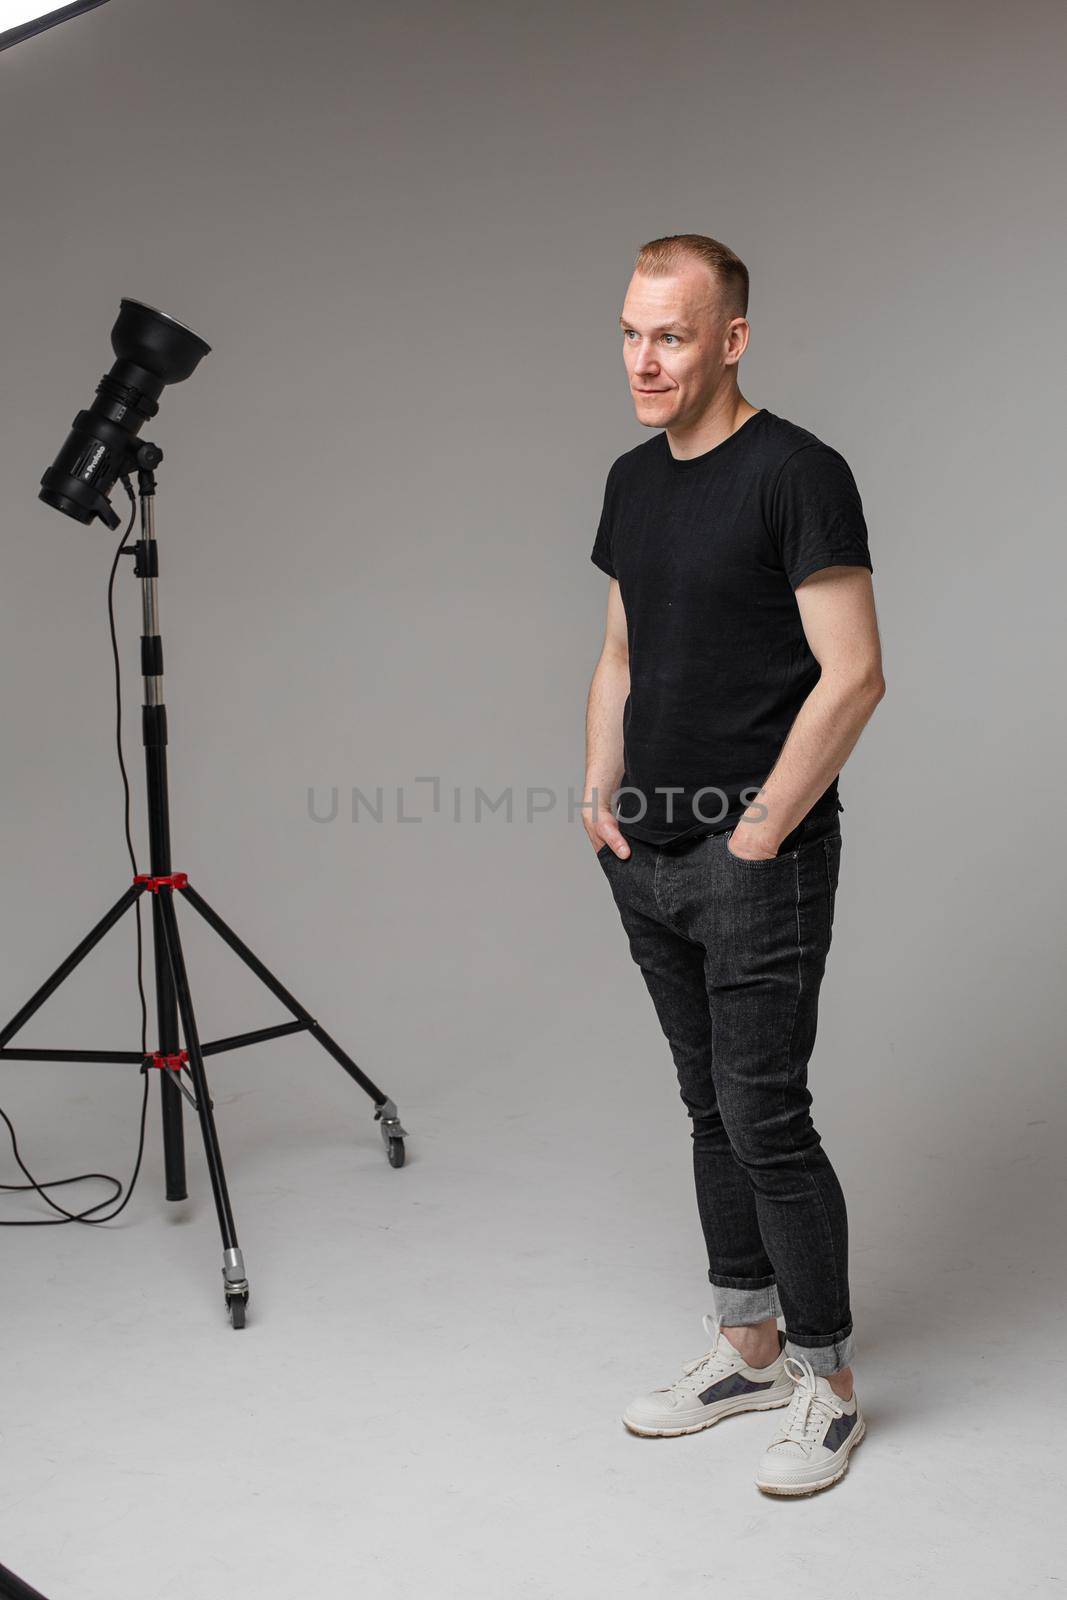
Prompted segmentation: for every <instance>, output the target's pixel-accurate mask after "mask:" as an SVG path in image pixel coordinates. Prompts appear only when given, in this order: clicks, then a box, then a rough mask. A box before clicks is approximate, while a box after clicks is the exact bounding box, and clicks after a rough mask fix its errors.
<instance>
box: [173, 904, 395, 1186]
mask: <svg viewBox="0 0 1067 1600" xmlns="http://www.w3.org/2000/svg"><path fill="white" fill-rule="evenodd" d="M179 893H180V894H183V895H184V896H185V898H186V899H187V900H188V902H189V904H190V905H191V906H192V907H193V909H194V910H195V911H199V913H200V915H201V916H202V917H203V919H204V921H205V922H206V923H207V925H208V927H210V928H214V930H215V932H216V933H217V934H218V936H219V938H220V939H222V940H223V941H224V943H226V944H228V945H229V947H230V949H231V950H232V951H234V953H235V954H236V955H239V956H240V958H241V960H242V961H243V962H244V963H245V965H246V966H247V967H251V969H252V971H253V972H254V973H255V975H256V977H257V978H258V979H259V981H260V982H261V983H263V984H266V986H267V988H268V989H269V990H270V992H271V994H273V995H275V996H276V997H277V998H278V999H279V1000H280V1001H281V1003H282V1005H283V1006H285V1008H286V1010H288V1011H291V1012H292V1014H293V1016H294V1017H299V1019H300V1021H301V1022H302V1023H303V1024H304V1026H305V1027H306V1028H307V1030H308V1032H309V1033H310V1034H311V1036H312V1038H314V1039H317V1040H318V1042H319V1044H321V1046H322V1048H323V1049H324V1050H325V1051H327V1052H328V1054H330V1055H331V1056H333V1058H334V1060H335V1061H336V1062H338V1063H339V1064H340V1065H341V1066H342V1067H344V1069H345V1071H346V1072H347V1073H348V1075H349V1077H350V1078H354V1079H355V1081H356V1082H357V1083H358V1084H359V1086H360V1088H361V1089H364V1090H366V1092H367V1094H369V1095H370V1097H371V1099H372V1100H373V1101H374V1106H375V1110H374V1117H375V1121H377V1122H378V1123H379V1124H380V1127H381V1134H382V1138H383V1140H384V1141H385V1148H386V1152H387V1154H388V1157H389V1164H390V1166H393V1167H402V1166H403V1165H404V1138H405V1134H406V1132H407V1130H406V1129H405V1128H404V1127H403V1126H402V1125H401V1122H400V1113H399V1112H398V1111H397V1108H396V1105H395V1103H394V1102H393V1101H392V1100H390V1099H389V1097H388V1095H386V1094H384V1093H383V1091H382V1090H381V1089H379V1088H378V1085H377V1084H376V1083H372V1081H371V1079H370V1078H368V1077H367V1074H366V1073H365V1072H363V1071H362V1070H361V1068H359V1067H357V1066H356V1063H355V1062H354V1061H353V1060H352V1057H351V1056H350V1055H348V1054H347V1053H346V1052H345V1051H344V1050H342V1049H341V1046H340V1045H339V1044H338V1043H337V1041H336V1039H332V1038H331V1037H330V1035H329V1034H328V1033H327V1032H326V1029H325V1028H323V1027H322V1026H321V1025H320V1024H319V1023H318V1022H316V1020H315V1018H314V1017H313V1016H312V1015H311V1012H310V1011H308V1009H307V1007H306V1006H302V1005H301V1004H300V1001H299V1000H298V999H297V998H296V996H295V995H291V994H290V993H289V991H288V989H287V988H286V987H285V985H284V984H282V983H279V982H278V979H277V978H276V977H275V976H274V974H273V972H271V971H270V969H269V968H268V967H265V966H264V965H263V963H262V961H260V959H259V957H258V956H257V955H254V954H253V953H252V951H251V950H250V949H249V948H248V946H247V945H246V944H245V942H244V940H243V939H239V938H238V936H237V934H236V933H234V931H233V929H232V928H231V927H229V926H228V925H227V924H226V923H225V922H223V920H222V918H221V917H220V916H219V914H218V912H217V911H213V910H212V908H211V907H210V906H209V905H208V903H207V901H206V900H205V899H204V897H203V895H200V894H197V892H196V890H195V889H194V888H193V886H192V884H191V883H186V884H185V886H184V887H183V888H182V889H180V890H179Z"/></svg>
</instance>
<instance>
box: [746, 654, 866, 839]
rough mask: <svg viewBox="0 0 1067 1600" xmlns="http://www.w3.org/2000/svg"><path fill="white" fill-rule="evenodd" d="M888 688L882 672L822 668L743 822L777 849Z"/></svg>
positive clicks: (843, 759)
mask: <svg viewBox="0 0 1067 1600" xmlns="http://www.w3.org/2000/svg"><path fill="white" fill-rule="evenodd" d="M884 693H885V683H884V681H883V680H882V677H881V675H880V674H877V675H874V676H863V677H850V676H846V675H838V676H835V675H831V674H827V673H825V672H824V673H823V675H822V677H821V678H820V679H819V681H818V683H817V684H816V685H815V687H814V689H813V690H812V691H811V693H810V694H809V695H808V697H807V699H806V700H805V701H804V704H803V705H802V706H801V708H800V710H799V712H798V713H797V717H796V721H795V722H794V723H793V726H792V727H791V728H790V730H789V735H788V737H787V739H786V741H785V743H784V745H783V746H782V749H781V753H780V754H779V757H778V760H777V761H776V762H775V764H774V768H773V770H772V771H771V773H770V774H769V775H768V777H767V781H766V782H765V783H764V785H763V787H762V789H761V790H760V793H759V795H758V797H757V798H756V800H755V801H754V802H753V803H752V805H750V806H749V807H748V809H747V811H746V812H745V814H744V815H743V816H742V818H741V821H740V823H739V824H738V826H739V827H741V826H742V825H743V826H744V830H745V835H746V836H747V837H748V839H749V840H750V841H751V842H753V843H754V842H756V841H757V840H758V841H759V844H760V845H762V846H765V847H766V848H768V849H774V850H776V849H777V848H778V846H779V845H780V843H781V841H782V840H783V839H784V838H785V836H786V834H788V833H791V832H792V830H793V829H794V828H795V827H796V825H797V823H798V822H800V821H802V820H803V818H804V817H805V816H806V815H807V813H808V812H809V811H810V810H811V807H812V806H813V805H814V804H815V802H816V800H818V798H819V796H820V795H821V794H823V793H824V791H825V790H826V789H828V788H829V786H830V784H831V783H832V782H833V780H834V778H835V777H836V776H837V774H838V773H839V772H840V771H841V768H842V767H843V766H844V764H845V762H846V761H847V759H848V757H849V755H850V754H851V753H852V750H853V749H854V747H855V745H856V741H857V740H858V739H859V736H860V734H861V733H862V732H863V729H864V728H865V726H866V725H867V723H868V721H869V720H870V718H871V715H872V713H873V711H874V708H875V706H876V705H877V704H878V702H879V700H881V698H882V696H883V694H884Z"/></svg>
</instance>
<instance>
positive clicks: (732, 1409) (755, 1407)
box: [622, 1379, 793, 1439]
mask: <svg viewBox="0 0 1067 1600" xmlns="http://www.w3.org/2000/svg"><path fill="white" fill-rule="evenodd" d="M792 1398H793V1381H792V1379H790V1381H789V1388H788V1389H786V1390H785V1391H784V1392H783V1393H782V1394H780V1395H778V1396H777V1397H775V1395H774V1393H773V1391H772V1392H771V1393H770V1394H769V1395H768V1396H766V1397H765V1398H764V1399H762V1400H755V1399H750V1398H749V1397H748V1396H746V1395H743V1394H739V1395H734V1396H733V1397H732V1398H731V1399H729V1400H719V1401H716V1402H715V1404H713V1405H710V1406H708V1407H707V1408H706V1413H710V1414H705V1415H703V1416H701V1417H700V1418H699V1420H698V1421H696V1422H690V1423H687V1424H684V1425H683V1426H681V1427H675V1428H671V1427H663V1428H652V1427H649V1425H648V1424H647V1423H643V1422H641V1423H638V1422H631V1421H630V1420H629V1418H628V1417H627V1416H626V1414H625V1412H624V1413H623V1418H622V1424H623V1427H624V1428H626V1429H627V1430H628V1431H629V1432H630V1433H635V1434H637V1436H638V1437H639V1438H641V1439H680V1438H681V1437H682V1435H683V1434H686V1433H703V1431H704V1429H705V1428H712V1427H714V1426H715V1424H716V1422H721V1421H722V1419H723V1417H730V1416H733V1415H734V1414H735V1413H736V1412H739V1411H774V1410H776V1409H778V1408H779V1407H781V1406H787V1405H788V1404H789V1402H790V1400H792Z"/></svg>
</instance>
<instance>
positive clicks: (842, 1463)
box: [756, 1416, 867, 1496]
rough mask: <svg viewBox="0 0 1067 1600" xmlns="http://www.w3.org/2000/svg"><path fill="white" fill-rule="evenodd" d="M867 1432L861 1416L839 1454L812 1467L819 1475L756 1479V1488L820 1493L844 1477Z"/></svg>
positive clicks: (771, 1491)
mask: <svg viewBox="0 0 1067 1600" xmlns="http://www.w3.org/2000/svg"><path fill="white" fill-rule="evenodd" d="M866 1432H867V1424H866V1422H865V1420H864V1418H863V1417H862V1416H861V1417H860V1419H859V1421H858V1422H857V1424H856V1426H855V1427H854V1428H853V1430H852V1432H851V1433H850V1434H849V1436H848V1438H847V1439H846V1440H845V1442H844V1444H843V1445H842V1446H841V1449H840V1451H839V1452H838V1454H837V1456H831V1457H830V1459H829V1461H828V1462H826V1464H825V1466H822V1467H811V1468H809V1471H810V1472H811V1473H812V1474H817V1476H814V1475H813V1476H812V1477H811V1478H808V1479H805V1478H798V1479H797V1480H796V1481H795V1482H793V1483H764V1482H762V1480H761V1479H760V1478H757V1479H756V1488H757V1489H762V1491H763V1493H764V1494H782V1495H794V1496H795V1495H803V1494H818V1492H819V1490H820V1489H828V1488H829V1487H830V1485H831V1484H832V1483H836V1482H837V1481H838V1479H839V1478H843V1477H844V1475H845V1472H846V1470H847V1468H848V1458H849V1456H850V1455H851V1454H852V1452H853V1450H854V1449H855V1448H856V1446H857V1445H858V1444H859V1442H860V1440H861V1439H862V1438H863V1436H864V1434H865V1433H866Z"/></svg>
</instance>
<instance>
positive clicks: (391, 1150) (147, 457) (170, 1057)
mask: <svg viewBox="0 0 1067 1600" xmlns="http://www.w3.org/2000/svg"><path fill="white" fill-rule="evenodd" d="M162 459H163V452H162V451H161V450H160V449H159V447H158V445H154V444H150V443H149V442H148V441H147V440H136V439H133V440H130V442H129V447H128V454H127V455H126V457H125V460H124V461H123V464H122V468H121V469H120V471H119V473H118V476H121V477H125V478H127V479H128V475H129V473H130V472H132V470H133V469H134V468H135V467H136V470H137V484H138V492H139V497H140V511H141V538H140V539H139V540H138V541H137V542H136V544H134V545H133V546H132V547H131V548H130V549H129V550H128V551H126V552H125V553H126V554H128V555H132V556H134V558H135V561H134V573H135V575H136V576H137V577H138V578H140V580H141V599H142V616H143V627H144V632H143V634H142V638H141V672H142V675H143V678H144V706H143V712H142V731H143V741H144V749H145V770H146V777H147V802H148V834H149V845H150V866H151V870H150V872H148V873H142V874H139V875H138V876H137V877H135V878H134V880H133V882H132V884H131V885H130V887H129V888H128V889H126V891H125V892H124V893H123V894H122V895H121V896H120V898H119V899H118V900H116V902H115V904H114V905H113V906H112V907H111V909H110V910H109V911H108V912H107V913H106V914H105V915H104V916H103V917H102V918H101V919H100V921H99V922H98V923H97V924H96V926H95V927H94V928H92V929H91V930H90V932H89V933H88V934H86V936H85V938H84V939H83V940H82V941H81V943H80V944H79V945H77V946H76V947H75V949H74V950H72V951H71V953H70V955H69V956H68V957H67V958H66V960H65V961H63V962H62V963H61V964H60V966H58V967H57V968H56V970H55V972H53V973H52V975H51V977H50V978H48V979H46V981H45V982H44V983H43V984H42V985H41V987H40V988H39V989H38V990H37V991H36V993H35V994H33V995H32V996H31V997H30V999H29V1000H27V1002H26V1004H25V1005H24V1006H23V1007H22V1009H21V1010H20V1011H18V1012H16V1014H15V1015H14V1016H13V1017H12V1018H11V1021H10V1022H9V1023H8V1024H7V1026H6V1027H5V1028H3V1029H2V1030H0V1060H7V1061H108V1062H130V1063H135V1064H137V1065H138V1066H139V1067H140V1069H141V1070H142V1071H146V1070H148V1069H149V1068H152V1069H156V1070H158V1071H159V1078H160V1091H161V1096H160V1098H161V1107H162V1118H163V1158H164V1167H165V1172H166V1197H167V1199H168V1200H184V1199H185V1196H186V1186H185V1145H184V1130H183V1123H182V1096H183V1095H184V1097H185V1098H186V1099H187V1100H188V1101H189V1103H190V1104H191V1105H192V1106H193V1108H194V1109H195V1111H196V1113H197V1117H198V1118H199V1122H200V1133H201V1137H202V1139H203V1142H204V1153H205V1155H206V1157H207V1166H208V1172H209V1174H210V1177H211V1189H212V1193H213V1195H214V1198H215V1209H216V1211H217V1213H218V1219H219V1231H220V1232H221V1234H222V1250H223V1266H222V1274H223V1280H224V1288H225V1295H226V1307H227V1311H228V1313H229V1317H230V1321H231V1323H232V1325H233V1327H235V1328H243V1327H244V1325H245V1306H246V1305H247V1302H248V1292H249V1291H248V1279H247V1277H246V1275H245V1267H244V1259H243V1257H242V1254H241V1249H240V1246H239V1245H238V1243H237V1230H236V1227H235V1225H234V1220H233V1212H232V1210H231V1207H230V1199H229V1194H228V1192H227V1188H226V1175H225V1173H224V1171H223V1166H222V1154H221V1151H220V1149H219V1141H218V1135H217V1132H216V1129H215V1119H214V1116H213V1114H212V1102H211V1096H210V1094H209V1092H208V1083H207V1076H206V1074H205V1071H204V1057H205V1056H211V1055H219V1054H221V1053H222V1052H223V1051H225V1050H237V1049H240V1048H241V1046H243V1045H248V1044H257V1043H258V1042H259V1041H260V1040H264V1039H278V1038H281V1037H282V1035H284V1034H289V1033H301V1032H305V1031H306V1032H308V1033H310V1034H311V1035H312V1037H313V1038H315V1039H317V1040H318V1042H319V1044H321V1045H322V1047H323V1049H324V1050H327V1051H328V1052H329V1054H330V1055H331V1056H333V1058H334V1060H335V1061H338V1062H339V1063H340V1064H341V1066H342V1067H343V1068H344V1069H345V1071H346V1072H347V1073H348V1074H349V1075H350V1076H351V1077H352V1078H354V1079H355V1081H356V1082H357V1083H358V1084H359V1086H360V1088H361V1089H364V1090H365V1091H366V1093H367V1094H368V1095H369V1096H370V1097H371V1099H372V1100H373V1101H374V1105H375V1112H374V1116H375V1120H376V1121H378V1122H379V1123H380V1124H381V1133H382V1138H383V1139H384V1140H385V1146H386V1151H387V1153H388V1157H389V1162H390V1165H392V1166H394V1167H400V1166H403V1164H404V1137H405V1129H404V1128H402V1127H401V1125H400V1118H399V1115H398V1113H397V1108H396V1106H395V1104H394V1103H393V1101H392V1100H390V1099H389V1098H388V1097H387V1096H386V1095H385V1094H383V1092H382V1090H381V1089H379V1088H378V1087H377V1086H376V1085H375V1084H374V1083H372V1082H371V1080H370V1079H369V1078H368V1077H367V1075H366V1074H365V1073H364V1072H362V1071H361V1070H360V1068H359V1067H358V1066H357V1065H356V1063H355V1062H354V1061H353V1060H352V1059H351V1057H350V1056H348V1055H347V1054H346V1053H345V1051H344V1050H342V1049H341V1047H340V1045H339V1044H337V1043H336V1041H335V1040H334V1039H332V1038H331V1037H330V1035H329V1034H328V1033H327V1032H326V1030H325V1028H323V1027H322V1026H321V1025H320V1024H319V1023H318V1022H317V1021H316V1020H315V1018H314V1017H313V1016H312V1015H311V1013H310V1012H309V1011H307V1010H306V1008H305V1007H304V1006H302V1005H301V1004H300V1002H299V1000H297V999H295V998H294V996H293V995H291V994H290V993H289V991H288V989H286V988H285V987H284V986H283V985H282V984H281V983H279V981H278V979H277V978H276V977H275V976H274V975H273V973H271V972H270V971H269V970H268V969H267V968H266V967H265V966H264V965H263V963H262V961H260V960H259V958H258V957H257V956H255V955H254V954H253V953H252V951H251V950H250V949H249V948H248V946H247V945H246V944H244V943H243V942H242V940H241V939H239V938H238V936H237V934H236V933H234V931H233V929H232V928H230V927H228V926H227V924H226V923H225V922H223V920H222V918H221V917H220V916H219V915H218V913H217V912H216V911H214V910H212V908H211V906H209V905H208V903H207V901H206V900H204V899H203V897H202V896H201V895H199V894H198V893H197V891H196V890H195V889H194V888H193V886H192V884H191V883H190V882H189V879H188V876H187V874H186V873H184V872H175V871H174V870H173V868H172V864H171V854H170V804H169V797H168V792H167V712H166V707H165V705H164V703H163V642H162V639H161V638H160V634H159V615H158V594H157V582H158V575H159V564H158V548H157V544H156V532H155V516H154V507H155V493H156V480H155V470H154V469H155V468H156V467H157V466H158V465H159V463H160V461H161V460H162ZM131 498H132V490H131ZM146 892H148V893H150V894H151V896H152V934H153V947H154V954H155V977H156V1012H157V1020H158V1028H159V1044H158V1049H157V1050H156V1051H154V1052H153V1053H152V1054H150V1055H148V1056H144V1057H142V1055H141V1053H140V1052H139V1051H130V1050H18V1049H15V1050H12V1049H9V1048H8V1044H9V1041H10V1040H11V1039H13V1038H14V1036H15V1034H16V1033H18V1031H19V1029H20V1028H21V1027H22V1026H23V1025H24V1024H25V1023H26V1022H28V1021H29V1019H30V1018H31V1017H32V1016H33V1015H34V1014H35V1013H36V1012H37V1011H38V1010H39V1009H40V1007H41V1006H42V1005H43V1004H44V1002H45V1001H46V1000H47V999H48V997H49V996H50V995H52V994H54V993H55V991H56V989H58V988H59V986H60V984H61V983H63V982H64V980H65V979H66V978H68V977H69V976H70V974H71V973H72V972H73V971H74V969H75V968H76V967H77V966H79V965H80V963H81V962H82V961H83V960H84V959H85V957H86V956H87V955H88V954H89V952H90V951H91V950H92V949H93V948H94V947H95V946H96V945H97V944H98V943H99V942H100V940H101V939H102V938H103V937H104V935H105V934H106V933H107V931H108V929H109V928H111V927H113V926H114V924H115V923H116V922H118V921H119V919H120V918H121V917H122V916H123V914H124V913H125V912H126V911H128V910H129V908H130V907H131V906H132V905H133V904H134V903H135V901H136V900H137V899H138V897H139V896H140V895H142V894H144V893H146ZM176 893H177V894H180V895H182V896H183V898H184V899H185V900H186V901H188V903H189V904H190V905H191V906H192V907H193V909H194V910H195V911H197V912H199V914H200V916H202V917H203V919H204V921H205V922H206V923H207V924H208V926H209V927H211V928H213V929H214V930H215V932H216V933H217V934H218V935H219V937H220V938H221V939H222V940H223V941H224V942H225V943H226V944H228V945H229V947H230V949H231V950H233V951H234V952H235V953H236V954H237V955H239V956H240V958H241V960H242V961H243V962H244V963H245V964H246V965H247V966H248V967H250V968H251V969H252V971H253V972H254V973H255V974H256V976H257V977H258V978H259V979H260V981H261V982H262V983H263V984H265V985H266V987H267V988H268V989H269V990H270V991H271V993H272V994H273V995H276V996H277V998H278V999H279V1000H280V1001H281V1003H282V1005H283V1006H285V1008H286V1010H287V1011H289V1012H290V1013H291V1014H292V1017H293V1019H294V1020H293V1021H291V1022H283V1023H279V1024H277V1025H276V1026H274V1027H270V1028H257V1029H254V1030H252V1031H251V1032H247V1033H239V1034H234V1035H233V1036H232V1037H230V1038H227V1039H215V1040H212V1041H211V1042H209V1043H206V1044H202V1043H201V1042H200V1035H199V1032H198V1030H197V1024H196V1016H195V1013H194V1009H193V1000H192V995H191V993H190V989H189V980H188V976H187V973H186V969H185V959H184V956H183V953H182V944H181V936H180V934H179V931H178V919H177V916H176V914H175V894H176ZM179 1023H180V1025H181V1033H182V1035H183V1036H184V1040H185V1045H184V1048H182V1047H181V1045H180V1041H179ZM185 1079H188V1080H189V1084H191V1089H190V1087H189V1086H188V1085H187V1083H186V1082H185V1081H184V1080H185Z"/></svg>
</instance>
